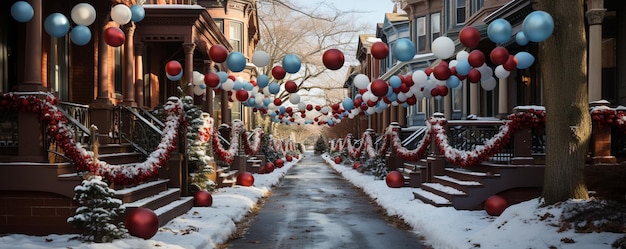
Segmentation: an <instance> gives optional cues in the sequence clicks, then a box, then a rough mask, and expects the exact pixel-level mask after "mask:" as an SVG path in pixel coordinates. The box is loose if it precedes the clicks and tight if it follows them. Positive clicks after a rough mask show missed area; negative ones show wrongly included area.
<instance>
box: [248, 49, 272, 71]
mask: <svg viewBox="0 0 626 249" xmlns="http://www.w3.org/2000/svg"><path fill="white" fill-rule="evenodd" d="M269 63H270V56H269V54H267V52H265V51H260V50H259V51H256V52H254V53H253V54H252V64H254V65H255V66H257V67H264V66H267V64H269Z"/></svg>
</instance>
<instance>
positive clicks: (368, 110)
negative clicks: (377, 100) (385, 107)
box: [365, 107, 376, 115]
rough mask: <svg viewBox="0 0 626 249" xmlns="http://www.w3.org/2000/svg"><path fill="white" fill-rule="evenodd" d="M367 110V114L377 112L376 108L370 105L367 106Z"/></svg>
mask: <svg viewBox="0 0 626 249" xmlns="http://www.w3.org/2000/svg"><path fill="white" fill-rule="evenodd" d="M365 112H367V114H370V115H372V114H374V113H376V108H372V107H369V108H367V110H366V111H365Z"/></svg>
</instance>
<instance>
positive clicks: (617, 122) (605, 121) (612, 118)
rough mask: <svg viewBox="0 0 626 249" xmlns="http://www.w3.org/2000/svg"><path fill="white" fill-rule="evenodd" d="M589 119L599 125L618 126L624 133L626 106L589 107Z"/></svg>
mask: <svg viewBox="0 0 626 249" xmlns="http://www.w3.org/2000/svg"><path fill="white" fill-rule="evenodd" d="M591 119H592V120H593V121H596V123H597V124H598V125H600V126H602V125H609V126H613V127H617V128H619V129H620V130H621V131H622V132H623V133H625V134H626V108H624V107H621V106H620V107H618V108H611V107H608V106H596V107H593V108H592V109H591Z"/></svg>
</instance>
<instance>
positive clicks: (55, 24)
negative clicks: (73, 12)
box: [44, 13, 70, 37]
mask: <svg viewBox="0 0 626 249" xmlns="http://www.w3.org/2000/svg"><path fill="white" fill-rule="evenodd" d="M44 28H45V29H46V32H48V34H49V35H50V36H52V37H63V36H65V35H66V34H67V32H68V31H70V21H69V20H67V17H65V16H64V15H63V14H61V13H52V14H50V15H49V16H48V17H46V20H45V22H44Z"/></svg>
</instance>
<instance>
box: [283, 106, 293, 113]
mask: <svg viewBox="0 0 626 249" xmlns="http://www.w3.org/2000/svg"><path fill="white" fill-rule="evenodd" d="M285 112H287V113H289V114H291V113H292V112H293V108H291V106H287V108H285Z"/></svg>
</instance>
